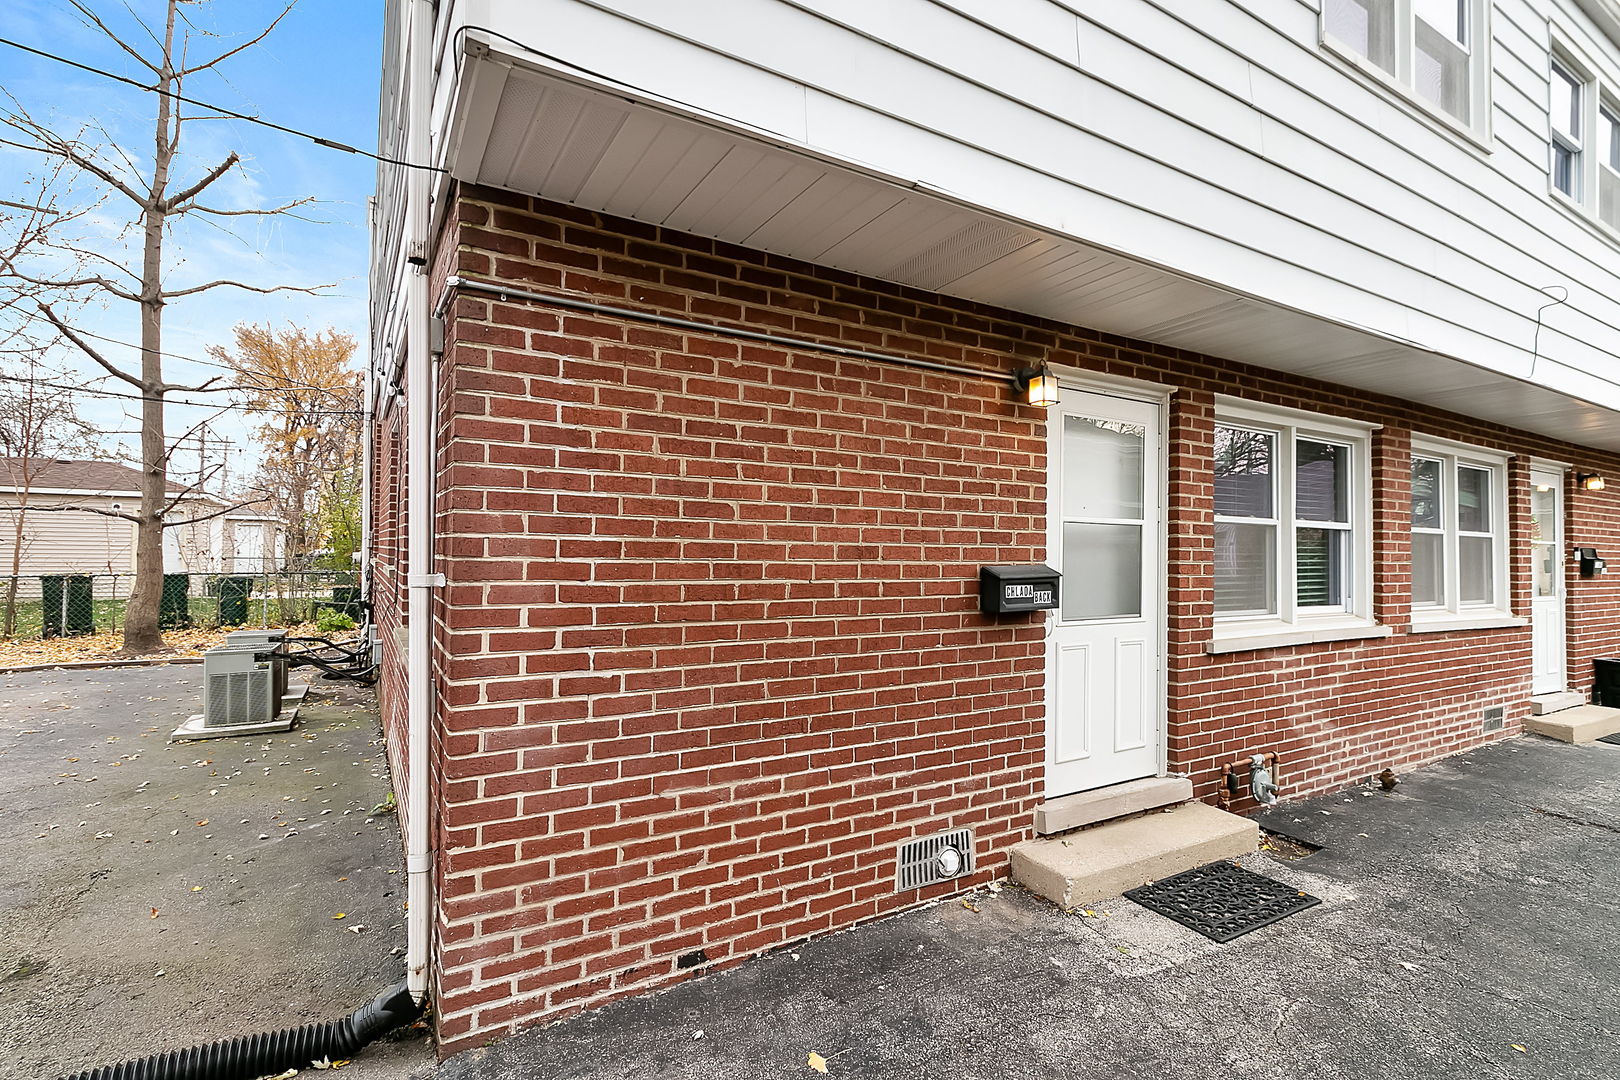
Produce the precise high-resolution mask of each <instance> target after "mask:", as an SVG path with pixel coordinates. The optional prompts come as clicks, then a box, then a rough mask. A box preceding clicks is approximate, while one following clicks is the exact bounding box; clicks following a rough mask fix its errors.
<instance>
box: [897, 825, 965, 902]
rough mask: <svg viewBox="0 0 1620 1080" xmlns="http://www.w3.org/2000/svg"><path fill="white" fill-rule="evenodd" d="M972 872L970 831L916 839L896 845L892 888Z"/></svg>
mask: <svg viewBox="0 0 1620 1080" xmlns="http://www.w3.org/2000/svg"><path fill="white" fill-rule="evenodd" d="M971 873H973V830H972V829H952V830H951V831H950V832H942V833H935V834H934V835H933V836H920V837H918V838H917V839H915V840H907V841H906V842H905V843H903V844H901V845H900V853H899V859H898V860H897V864H896V867H895V887H896V889H898V890H899V891H900V892H904V891H906V890H907V889H920V888H922V887H923V886H924V885H932V884H934V883H935V882H937V881H949V880H951V879H952V878H959V877H967V876H968V875H969V874H971Z"/></svg>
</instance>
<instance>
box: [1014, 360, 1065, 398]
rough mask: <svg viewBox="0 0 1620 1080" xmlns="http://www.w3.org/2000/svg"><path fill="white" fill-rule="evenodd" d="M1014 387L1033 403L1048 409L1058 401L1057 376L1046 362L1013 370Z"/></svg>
mask: <svg viewBox="0 0 1620 1080" xmlns="http://www.w3.org/2000/svg"><path fill="white" fill-rule="evenodd" d="M1013 387H1014V388H1015V389H1017V391H1018V392H1019V393H1020V394H1023V395H1024V400H1025V401H1027V402H1029V403H1030V404H1031V405H1037V406H1039V407H1040V408H1043V409H1047V408H1051V407H1052V406H1053V405H1056V404H1057V403H1058V384H1057V378H1056V377H1055V376H1053V374H1052V371H1051V369H1050V368H1048V367H1047V366H1046V365H1045V364H1042V365H1041V366H1040V367H1032V368H1020V369H1019V370H1017V371H1015V372H1013Z"/></svg>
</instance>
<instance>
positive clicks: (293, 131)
mask: <svg viewBox="0 0 1620 1080" xmlns="http://www.w3.org/2000/svg"><path fill="white" fill-rule="evenodd" d="M0 45H10V46H11V47H12V48H13V49H20V50H21V51H23V52H25V53H32V54H34V55H35V56H39V57H43V58H44V59H46V60H54V61H56V62H57V63H58V64H66V65H67V66H68V67H74V68H78V69H79V70H80V71H88V72H89V73H90V74H92V75H100V76H101V77H102V78H104V79H111V80H113V81H114V82H121V83H124V84H125V85H126V86H133V87H134V88H135V89H137V90H144V91H146V92H147V93H149V94H162V95H163V96H165V97H170V98H173V99H174V100H175V101H183V102H185V103H186V104H187V105H195V106H196V107H197V108H199V109H209V110H211V111H213V112H216V113H219V114H220V115H221V116H229V117H231V118H232V119H236V120H246V121H247V122H248V123H250V124H258V125H259V126H260V127H267V128H270V129H271V130H273V131H280V132H282V133H284V134H287V135H293V136H296V137H298V138H300V139H308V140H309V141H310V142H312V143H315V144H316V145H317V146H324V147H326V148H327V149H329V150H341V151H343V152H344V153H345V154H358V155H360V156H361V157H368V158H371V159H372V160H373V161H380V162H382V163H383V164H385V165H400V166H403V167H404V168H407V169H426V170H428V171H429V172H437V173H442V172H448V171H449V170H447V169H443V168H440V167H439V166H437V165H419V164H417V163H416V162H414V161H405V160H403V159H401V158H395V157H388V156H387V155H385V154H375V153H372V152H371V151H370V150H362V149H360V148H359V147H357V146H350V145H349V144H348V143H342V142H338V141H337V140H336V139H327V138H323V137H322V136H320V135H314V134H311V133H310V132H308V131H300V130H298V129H297V128H290V127H287V126H286V125H284V124H277V123H274V122H272V121H270V120H264V119H261V118H260V117H257V116H250V115H249V114H247V113H242V112H237V111H236V110H234V109H227V108H225V107H224V106H223V105H211V104H209V103H208V102H206V101H199V100H197V99H196V98H191V97H186V96H185V95H184V94H182V93H180V92H179V91H177V90H166V89H164V88H163V87H161V86H148V85H147V84H145V83H143V82H141V81H139V80H137V79H131V78H130V77H129V76H127V75H119V74H118V73H117V72H113V71H107V70H106V69H104V68H98V67H92V66H91V65H89V64H84V63H80V62H79V61H77V60H70V59H68V58H67V57H65V56H58V55H57V54H56V53H53V52H46V51H45V50H44V49H36V48H34V47H33V46H32V45H24V44H23V43H22V42H20V41H13V40H11V39H10V38H5V37H0Z"/></svg>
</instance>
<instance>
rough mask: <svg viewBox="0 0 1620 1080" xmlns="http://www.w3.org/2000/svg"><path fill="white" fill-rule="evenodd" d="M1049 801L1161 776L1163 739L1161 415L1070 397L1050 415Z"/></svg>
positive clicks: (1122, 402)
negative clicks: (1056, 605) (1053, 597)
mask: <svg viewBox="0 0 1620 1080" xmlns="http://www.w3.org/2000/svg"><path fill="white" fill-rule="evenodd" d="M1047 423H1048V431H1049V445H1048V455H1049V456H1048V461H1049V463H1050V464H1049V469H1050V475H1049V478H1048V501H1049V506H1048V522H1049V526H1048V544H1047V550H1048V553H1049V559H1050V561H1051V563H1052V565H1053V567H1054V568H1055V569H1057V570H1058V571H1060V572H1061V573H1062V575H1063V579H1062V586H1061V606H1060V609H1059V610H1058V611H1056V612H1054V613H1053V622H1052V624H1051V629H1050V634H1049V637H1048V640H1047V669H1046V716H1047V721H1046V794H1047V797H1049V798H1051V797H1055V796H1059V795H1068V794H1071V793H1073V792H1077V791H1086V790H1090V789H1092V788H1098V787H1103V786H1106V785H1108V784H1117V783H1120V782H1123V781H1126V780H1135V779H1138V778H1141V777H1144V776H1153V775H1155V774H1156V773H1157V772H1158V771H1159V768H1160V761H1161V756H1162V755H1161V747H1162V744H1163V739H1164V683H1163V676H1162V667H1163V664H1162V656H1161V653H1162V650H1163V645H1162V642H1163V640H1164V579H1165V574H1164V517H1163V515H1164V511H1163V507H1162V498H1161V494H1160V493H1161V491H1162V490H1163V487H1164V477H1163V473H1162V469H1163V466H1162V465H1161V452H1160V439H1161V438H1162V434H1161V431H1160V417H1159V407H1158V405H1156V404H1153V403H1149V402H1143V401H1135V400H1129V399H1125V398H1116V397H1111V396H1107V395H1103V394H1096V393H1090V392H1084V391H1079V390H1072V389H1065V390H1064V391H1063V392H1062V397H1061V399H1060V401H1059V403H1058V404H1057V405H1056V406H1054V407H1053V408H1052V410H1051V412H1050V413H1049V414H1048V421H1047Z"/></svg>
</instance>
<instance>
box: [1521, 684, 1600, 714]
mask: <svg viewBox="0 0 1620 1080" xmlns="http://www.w3.org/2000/svg"><path fill="white" fill-rule="evenodd" d="M1585 704H1586V695H1585V694H1582V693H1581V692H1579V691H1578V690H1559V691H1558V692H1557V693H1553V694H1537V695H1536V696H1535V697H1533V698H1531V699H1530V715H1531V716H1546V715H1548V714H1549V713H1555V712H1563V711H1564V710H1565V709H1575V708H1579V707H1580V706H1582V705H1585Z"/></svg>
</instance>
